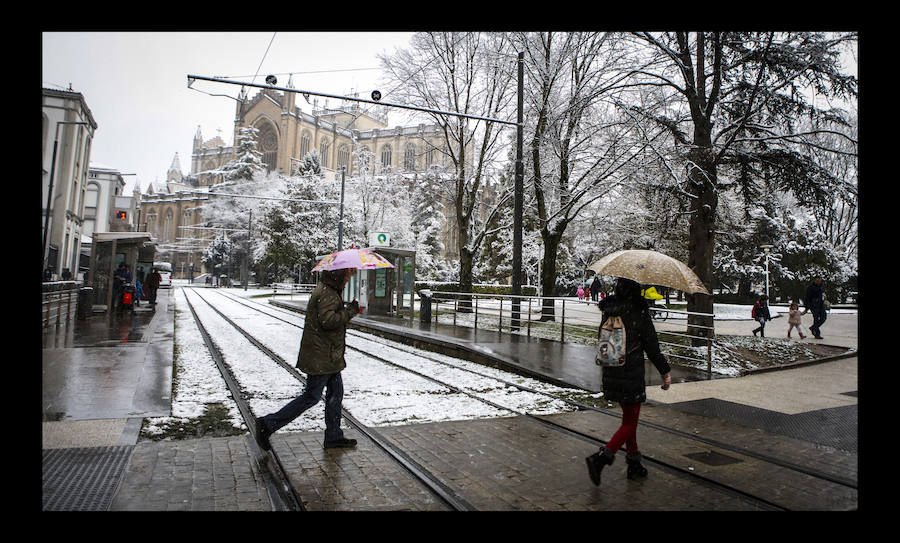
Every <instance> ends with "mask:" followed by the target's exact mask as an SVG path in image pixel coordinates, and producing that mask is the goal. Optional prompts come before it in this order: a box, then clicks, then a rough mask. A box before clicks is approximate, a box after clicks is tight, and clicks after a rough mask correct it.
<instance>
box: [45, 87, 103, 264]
mask: <svg viewBox="0 0 900 543" xmlns="http://www.w3.org/2000/svg"><path fill="white" fill-rule="evenodd" d="M73 123H81V124H73ZM96 131H97V122H96V121H95V120H94V117H93V115H92V114H91V110H90V109H89V108H88V106H87V102H86V101H85V99H84V96H83V95H82V94H81V93H79V92H73V91H71V90H56V89H46V88H42V89H41V229H42V235H43V239H44V240H45V242H44V247H43V269H44V270H48V269H49V271H50V275H51V277H57V278H58V277H60V276H61V275H62V271H63V270H64V269H68V270H69V271H70V272H71V273H72V275H73V276H75V275H77V273H78V271H79V269H81V270H82V271H83V270H85V269H86V267H87V265H88V263H87V262H81V238H82V233H83V226H84V217H83V212H84V204H85V197H86V195H87V185H88V170H89V167H90V157H91V144H92V142H93V139H94V134H95V132H96ZM54 147H56V158H55V161H54ZM48 204H49V205H48Z"/></svg>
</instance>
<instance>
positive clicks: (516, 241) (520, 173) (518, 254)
mask: <svg viewBox="0 0 900 543" xmlns="http://www.w3.org/2000/svg"><path fill="white" fill-rule="evenodd" d="M517 64H518V68H519V70H518V71H519V74H518V75H519V89H518V94H519V96H518V105H517V108H516V109H517V111H516V179H515V197H514V198H515V199H514V202H513V257H512V295H513V296H521V295H522V213H523V211H522V206H523V201H522V200H523V192H524V177H525V165H524V164H523V163H522V139H523V137H522V136H523V134H522V126H523V122H522V121H523V105H524V96H523V86H524V79H525V76H524V71H525V70H524V66H525V53H524V52H519V58H518V61H517ZM519 301H520V300H519V299H518V298H513V303H512V324H511V327H512V329H514V330H518V329H519Z"/></svg>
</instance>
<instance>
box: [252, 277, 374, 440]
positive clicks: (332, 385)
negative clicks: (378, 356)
mask: <svg viewBox="0 0 900 543" xmlns="http://www.w3.org/2000/svg"><path fill="white" fill-rule="evenodd" d="M355 272H356V269H354V268H344V269H338V270H326V271H323V272H321V274H320V278H319V284H317V285H316V288H315V289H313V291H312V294H311V295H310V297H309V302H308V303H307V305H306V324H305V325H304V327H303V336H302V338H301V340H300V353H299V355H298V356H297V368H299V369H300V371H302V372H303V373H305V374H306V387H305V389H304V390H303V393H302V394H301V395H300V396H298V397H297V398H295V399H293V400H291V402H290V403H288V404H287V405H285V406H284V407H282V408H281V409H280V410H279V411H277V412H275V413H270V414H268V415H264V416H262V417H258V418H257V419H256V425H255V426H256V428H254V437H255V438H256V442H257V443H259V446H260V447H262V448H263V449H264V450H269V449H271V444H270V443H269V436H271V435H272V434H273V433H275V432H276V431H278V429H279V428H281V427H283V426H285V425H286V424H289V423H290V422H291V421H292V420H294V419H296V418H297V417H299V416H300V415H301V414H303V412H304V411H306V410H307V409H309V408H310V407H312V406H314V405H316V404H317V403H319V400H321V399H322V392H323V390H324V391H325V440H324V443H323V444H322V445H323V447H325V448H326V449H332V448H347V447H355V446H356V440H355V439H348V438H346V437H344V432H343V430H341V403H342V401H343V398H344V384H343V380H342V378H341V371H342V370H343V369H344V368H345V367H347V363H346V362H345V361H344V345H345V343H344V342H345V336H346V334H347V323H348V322H350V319H352V318H353V317H355V316H356V315H358V314H359V302H357V301H356V300H353V302H351V303H349V304H347V305H346V306H345V305H344V303H343V301H342V300H341V291H342V290H343V289H344V285H346V284H347V281H349V280H350V278H351V277H352V276H353V274H354V273H355Z"/></svg>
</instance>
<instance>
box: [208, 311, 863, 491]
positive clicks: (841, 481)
mask: <svg viewBox="0 0 900 543" xmlns="http://www.w3.org/2000/svg"><path fill="white" fill-rule="evenodd" d="M220 294H222V293H220ZM222 295H225V294H222ZM227 297H228V298H230V299H232V300H233V301H234V302H235V303H241V304H242V305H245V306H247V307H250V306H249V305H247V304H243V302H241V301H239V300H238V299H237V298H233V297H231V296H230V295H228V296H227ZM264 307H265V306H264ZM276 307H280V306H276ZM251 309H256V308H251ZM256 310H257V311H259V309H256ZM288 311H291V310H290V309H288ZM263 313H265V312H263ZM265 314H267V315H269V316H271V317H273V318H275V319H278V320H281V321H283V322H285V323H287V324H290V325H292V326H296V327H298V328H299V327H300V326H299V325H297V324H295V323H292V322H290V321H287V320H284V319H281V318H280V317H277V316H275V315H271V314H269V313H265ZM348 334H349V335H353V336H356V337H360V338H362V336H361V335H360V334H359V333H353V332H351V331H348ZM362 339H364V340H366V341H374V340H371V339H368V338H362ZM377 343H379V344H380V345H384V346H386V347H389V348H392V349H396V350H400V351H403V352H406V353H409V351H406V350H404V349H400V348H398V347H396V346H394V345H389V344H386V343H381V342H377ZM351 348H352V347H351ZM357 350H359V349H357ZM367 354H368V353H367ZM416 355H417V356H420V357H421V358H424V359H426V360H430V361H432V362H435V363H439V364H443V365H446V366H449V367H452V368H455V369H458V370H461V371H466V372H469V373H472V374H474V375H478V376H480V377H485V378H490V379H495V380H497V381H499V382H501V383H503V384H504V385H506V386H511V387H515V388H517V389H519V390H521V391H524V392H531V393H534V394H541V395H544V396H547V397H549V398H552V399H556V400H560V401H562V402H565V403H567V404H569V405H572V406H574V407H576V408H578V409H579V410H591V411H596V412H598V413H602V414H604V415H608V416H611V417H617V418H621V417H622V415H621V414H619V413H616V412H613V411H610V410H608V409H604V408H601V407H597V406H594V405H590V404H585V403H582V402H578V401H576V400H572V399H570V398H565V397H562V396H557V395H555V394H552V393H550V392H545V391H541V390H536V389H533V388H530V387H527V386H525V385H521V384H518V383H514V382H511V381H506V380H504V379H501V378H498V377H495V376H492V375H487V374H483V373H480V372H477V371H475V370H471V369H468V368H460V367H459V366H455V365H453V364H449V363H447V362H445V361H443V360H438V359H437V358H432V357H430V356H427V355H423V354H420V353H416ZM371 356H374V355H371ZM388 363H391V362H388ZM391 364H393V363H391ZM409 371H413V370H409ZM504 409H509V408H506V407H504ZM638 424H639V425H640V426H642V427H647V428H652V429H654V430H659V431H662V432H666V433H670V434H673V435H677V436H679V437H682V438H685V439H690V440H693V441H698V442H701V443H705V444H707V445H711V446H714V447H717V448H720V449H723V450H727V451H730V452H734V453H737V454H741V455H744V456H748V457H751V458H755V459H757V460H760V461H763V462H767V463H770V464H773V465H777V466H779V467H782V468H785V469H789V470H792V471H796V472H799V473H803V474H805V475H809V476H811V477H815V478H817V479H822V480H826V481H829V482H832V483H835V484H838V485H842V486H846V487H848V488H852V489H855V490H856V489H858V486H859V485H858V483H857V482H856V481H853V480H851V479H848V478H844V477H839V476H836V475H832V474H829V473H826V472H823V471H820V470H816V469H813V468H809V467H806V466H801V465H798V464H795V463H793V462H789V461H787V460H783V459H780V458H775V457H772V456H768V455H765V454H762V453H758V452H755V451H752V450H749V449H746V448H743V447H739V446H737V445H733V444H729V443H723V442H721V441H718V440H715V439H711V438H705V437H702V436H698V435H695V434H690V433H687V432H684V431H682V430H678V429H675V428H669V427H667V426H663V425H660V424H657V423H653V422H649V421H644V420H639V421H638Z"/></svg>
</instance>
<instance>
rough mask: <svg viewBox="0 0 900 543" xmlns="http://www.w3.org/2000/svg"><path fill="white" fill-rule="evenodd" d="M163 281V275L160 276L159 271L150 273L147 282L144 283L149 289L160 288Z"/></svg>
mask: <svg viewBox="0 0 900 543" xmlns="http://www.w3.org/2000/svg"><path fill="white" fill-rule="evenodd" d="M161 281H162V275H160V274H159V272H158V271H156V270H153V271H152V272H150V275H148V276H147V281H146V282H145V283H144V284H145V285H147V288H148V289H155V288H159V283H160V282H161Z"/></svg>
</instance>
